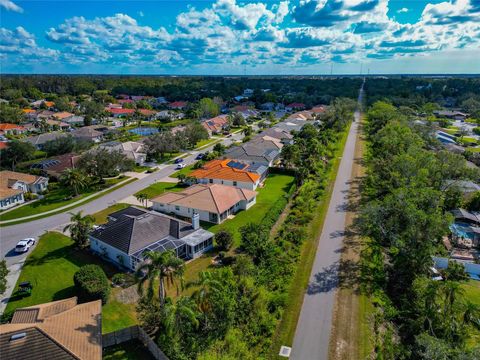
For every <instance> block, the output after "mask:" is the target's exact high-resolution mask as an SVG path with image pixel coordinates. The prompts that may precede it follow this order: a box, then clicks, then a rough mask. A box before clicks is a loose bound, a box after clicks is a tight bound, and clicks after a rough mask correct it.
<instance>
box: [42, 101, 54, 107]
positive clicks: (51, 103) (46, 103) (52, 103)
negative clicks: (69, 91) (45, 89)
mask: <svg viewBox="0 0 480 360" xmlns="http://www.w3.org/2000/svg"><path fill="white" fill-rule="evenodd" d="M44 103H45V105H46V106H47V107H52V106H54V105H55V103H54V102H53V101H44Z"/></svg>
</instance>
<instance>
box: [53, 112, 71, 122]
mask: <svg viewBox="0 0 480 360" xmlns="http://www.w3.org/2000/svg"><path fill="white" fill-rule="evenodd" d="M52 116H53V117H54V118H55V119H57V120H62V121H63V120H65V119H68V118H70V117H72V116H73V114H72V113H70V112H68V111H62V112H58V113H55V114H53V115H52Z"/></svg>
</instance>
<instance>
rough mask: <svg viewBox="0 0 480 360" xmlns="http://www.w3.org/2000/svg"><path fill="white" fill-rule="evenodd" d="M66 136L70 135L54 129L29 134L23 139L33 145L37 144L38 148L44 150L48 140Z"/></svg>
mask: <svg viewBox="0 0 480 360" xmlns="http://www.w3.org/2000/svg"><path fill="white" fill-rule="evenodd" d="M65 136H68V135H67V134H66V133H64V132H59V131H53V132H49V133H44V134H39V135H35V136H29V137H27V138H25V139H22V141H27V142H29V143H30V144H32V145H33V146H35V147H36V148H37V149H39V150H42V149H43V146H44V145H45V143H46V142H47V141H52V140H56V139H59V138H62V137H65Z"/></svg>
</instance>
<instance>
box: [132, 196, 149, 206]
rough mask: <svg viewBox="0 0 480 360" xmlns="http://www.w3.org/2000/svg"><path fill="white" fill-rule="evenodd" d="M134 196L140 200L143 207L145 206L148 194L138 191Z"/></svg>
mask: <svg viewBox="0 0 480 360" xmlns="http://www.w3.org/2000/svg"><path fill="white" fill-rule="evenodd" d="M135 198H136V199H137V201H138V202H140V203H141V204H142V205H143V206H144V207H145V208H146V207H147V201H148V196H147V194H145V193H140V194H137V195H135Z"/></svg>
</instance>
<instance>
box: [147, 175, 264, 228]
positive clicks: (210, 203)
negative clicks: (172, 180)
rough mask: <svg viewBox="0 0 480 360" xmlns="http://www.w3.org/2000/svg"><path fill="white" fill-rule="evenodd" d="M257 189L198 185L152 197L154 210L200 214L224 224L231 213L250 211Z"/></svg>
mask: <svg viewBox="0 0 480 360" xmlns="http://www.w3.org/2000/svg"><path fill="white" fill-rule="evenodd" d="M256 197H257V193H256V192H255V191H251V190H246V189H239V188H232V187H231V186H225V185H219V184H207V185H202V184H197V185H192V186H190V187H189V188H187V189H185V190H183V191H180V192H166V193H163V194H162V195H160V196H157V197H155V198H153V199H151V201H152V203H153V206H152V208H153V210H156V211H159V212H162V213H166V214H175V215H177V216H181V217H191V216H192V214H194V213H198V214H199V216H200V220H202V221H207V222H211V223H214V224H220V223H222V222H223V221H224V220H225V219H227V217H228V216H230V215H233V214H235V213H237V212H238V211H240V210H247V209H249V208H250V207H251V206H252V205H254V204H255V201H256Z"/></svg>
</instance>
